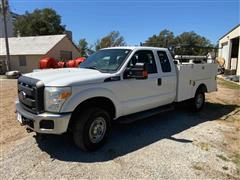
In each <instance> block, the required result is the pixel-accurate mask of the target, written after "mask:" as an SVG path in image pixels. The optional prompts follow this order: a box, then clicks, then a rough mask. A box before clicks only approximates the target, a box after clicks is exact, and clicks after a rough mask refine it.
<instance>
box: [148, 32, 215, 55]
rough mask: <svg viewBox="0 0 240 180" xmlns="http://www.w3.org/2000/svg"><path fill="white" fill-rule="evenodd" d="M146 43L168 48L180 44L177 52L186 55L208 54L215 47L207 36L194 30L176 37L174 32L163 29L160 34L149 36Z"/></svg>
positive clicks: (176, 49)
mask: <svg viewBox="0 0 240 180" xmlns="http://www.w3.org/2000/svg"><path fill="white" fill-rule="evenodd" d="M144 45H145V46H153V47H166V48H169V47H177V46H178V45H180V46H181V48H175V54H184V55H206V54H207V53H208V52H209V50H210V49H211V48H212V47H213V45H212V44H211V43H210V41H209V40H208V39H207V38H205V37H203V36H200V35H198V34H197V33H195V32H193V31H191V32H184V33H182V34H180V35H178V36H176V37H175V36H174V34H173V32H171V31H169V30H167V29H164V30H163V31H161V32H160V33H159V35H153V36H151V37H149V38H148V39H147V40H146V41H145V43H144ZM202 47H209V48H202Z"/></svg>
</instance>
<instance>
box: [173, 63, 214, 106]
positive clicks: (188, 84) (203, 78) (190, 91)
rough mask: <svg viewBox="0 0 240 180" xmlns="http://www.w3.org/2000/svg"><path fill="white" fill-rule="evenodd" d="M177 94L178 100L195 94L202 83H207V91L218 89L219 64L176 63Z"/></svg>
mask: <svg viewBox="0 0 240 180" xmlns="http://www.w3.org/2000/svg"><path fill="white" fill-rule="evenodd" d="M176 71H177V96H176V100H175V101H176V102H180V101H184V100H187V99H190V98H193V97H194V96H195V92H196V89H197V88H198V87H199V85H200V84H205V85H206V87H207V92H212V91H216V89H217V83H216V76H217V65H216V64H215V63H203V64H194V63H182V64H177V65H176Z"/></svg>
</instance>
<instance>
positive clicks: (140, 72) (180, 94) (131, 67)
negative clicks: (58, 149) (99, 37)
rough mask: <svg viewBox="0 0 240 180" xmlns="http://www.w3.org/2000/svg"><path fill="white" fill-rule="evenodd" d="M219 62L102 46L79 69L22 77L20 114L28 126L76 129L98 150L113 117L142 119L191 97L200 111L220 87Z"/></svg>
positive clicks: (87, 146)
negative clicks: (208, 97)
mask: <svg viewBox="0 0 240 180" xmlns="http://www.w3.org/2000/svg"><path fill="white" fill-rule="evenodd" d="M216 75H217V65H216V64H214V63H198V64H196V63H193V62H185V63H180V62H179V61H177V60H174V59H173V58H172V56H171V54H170V52H169V51H168V49H165V48H153V47H114V48H106V49H102V50H100V51H98V52H96V53H95V54H93V55H92V56H90V57H88V58H87V59H86V61H85V62H83V63H82V64H80V67H79V68H66V69H49V70H40V71H37V72H33V73H29V74H25V75H22V76H21V77H20V78H19V79H18V100H17V101H16V111H17V119H18V121H19V122H20V123H21V124H22V125H25V126H26V128H27V130H28V131H35V132H36V133H38V134H62V133H65V132H67V131H68V130H70V131H72V132H73V133H72V134H73V139H74V142H75V144H76V145H77V146H78V147H79V148H81V149H83V150H95V149H97V148H99V147H100V146H101V145H102V144H103V143H104V142H105V140H106V138H107V135H108V134H109V130H110V127H111V123H112V122H113V121H118V120H123V121H124V120H133V119H139V118H144V117H146V116H150V115H153V114H156V113H159V112H162V111H166V110H170V109H172V107H173V104H174V103H176V102H182V101H185V100H188V101H189V103H190V104H191V107H192V109H193V110H194V111H200V110H201V109H202V108H203V105H204V101H205V93H206V92H212V91H216V90H217V85H216Z"/></svg>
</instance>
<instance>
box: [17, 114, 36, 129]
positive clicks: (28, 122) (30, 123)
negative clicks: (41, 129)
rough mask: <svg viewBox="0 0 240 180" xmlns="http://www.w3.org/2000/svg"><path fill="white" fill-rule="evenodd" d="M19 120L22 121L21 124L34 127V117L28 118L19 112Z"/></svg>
mask: <svg viewBox="0 0 240 180" xmlns="http://www.w3.org/2000/svg"><path fill="white" fill-rule="evenodd" d="M17 120H18V121H19V122H20V123H21V125H23V126H24V125H27V126H29V127H31V128H34V123H33V120H32V119H28V118H26V117H24V116H22V115H21V114H19V113H17Z"/></svg>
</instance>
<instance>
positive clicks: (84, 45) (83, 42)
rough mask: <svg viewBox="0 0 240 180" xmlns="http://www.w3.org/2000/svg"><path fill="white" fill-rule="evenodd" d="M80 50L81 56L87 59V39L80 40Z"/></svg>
mask: <svg viewBox="0 0 240 180" xmlns="http://www.w3.org/2000/svg"><path fill="white" fill-rule="evenodd" d="M78 48H79V49H80V56H83V57H86V56H87V54H86V51H87V50H88V43H87V41H86V39H85V38H83V39H80V40H79V43H78Z"/></svg>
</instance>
